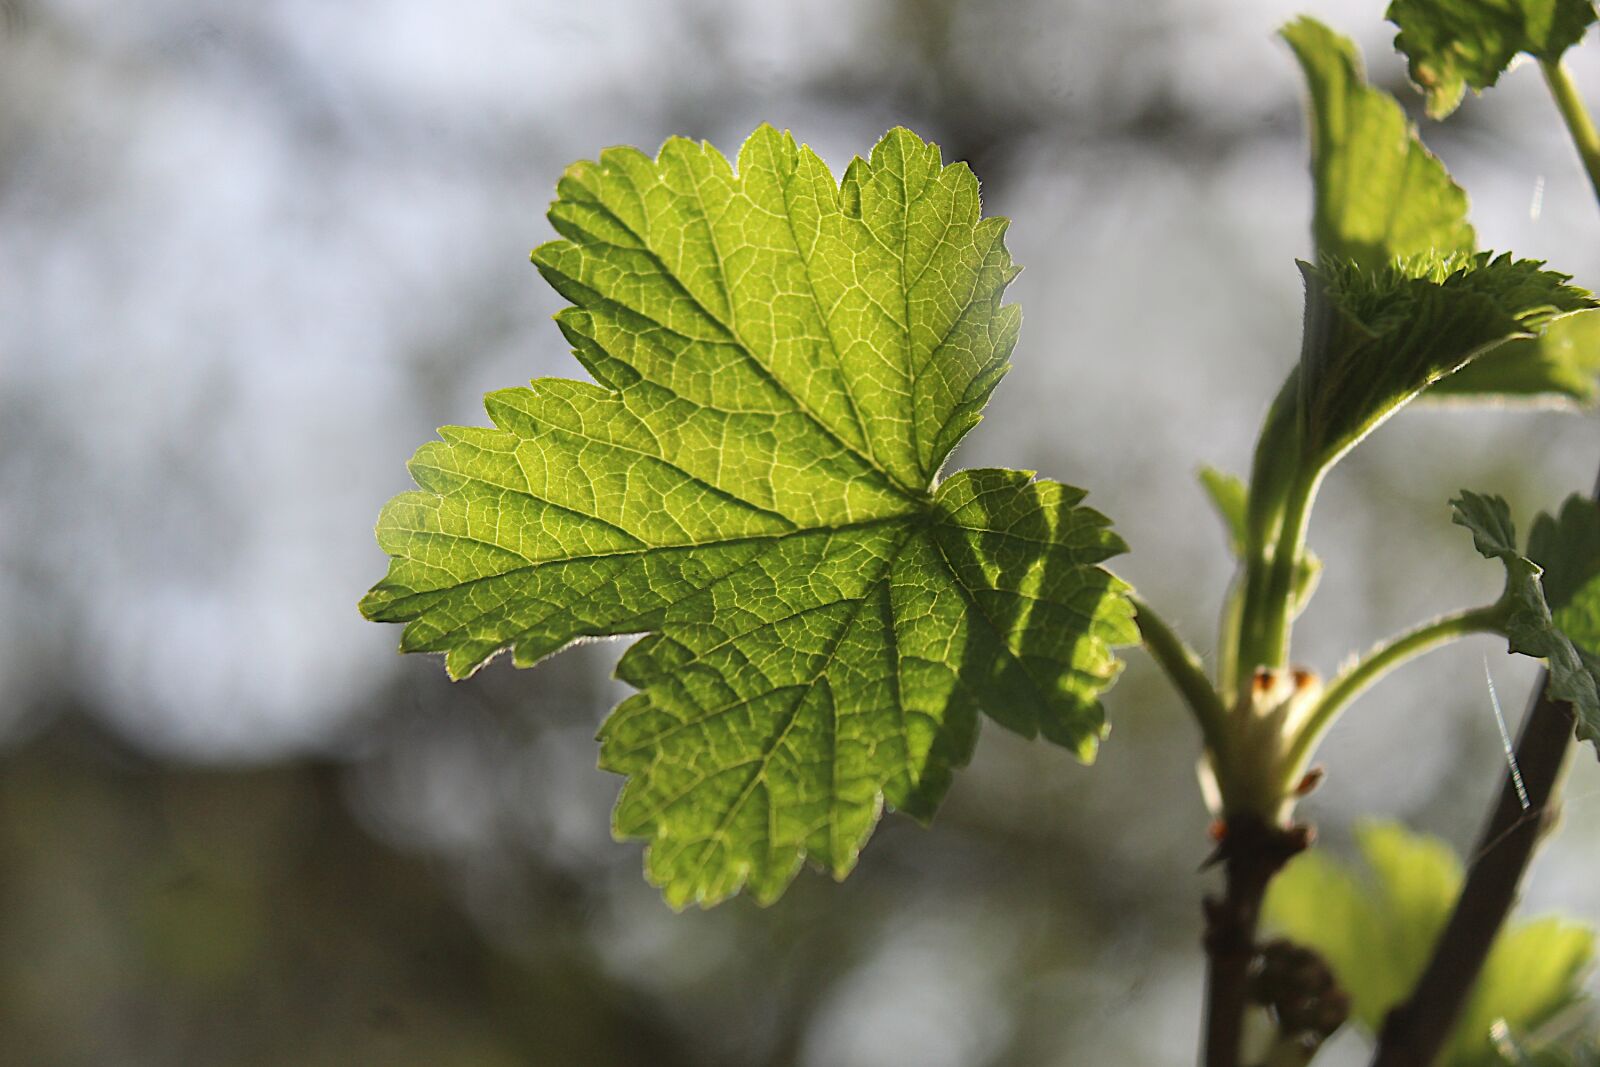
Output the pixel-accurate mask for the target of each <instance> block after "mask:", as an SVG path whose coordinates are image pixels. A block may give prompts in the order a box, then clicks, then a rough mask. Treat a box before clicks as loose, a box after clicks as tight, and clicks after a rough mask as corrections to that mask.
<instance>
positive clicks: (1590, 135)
mask: <svg viewBox="0 0 1600 1067" xmlns="http://www.w3.org/2000/svg"><path fill="white" fill-rule="evenodd" d="M1539 69H1540V70H1541V71H1542V72H1543V73H1544V81H1545V84H1546V85H1548V86H1549V87H1550V95H1551V96H1552V97H1554V98H1555V102H1556V107H1557V108H1558V109H1559V110H1560V112H1561V119H1562V121H1563V122H1565V123H1566V124H1567V132H1568V133H1570V134H1571V135H1572V144H1573V146H1574V147H1575V148H1577V150H1578V155H1579V157H1580V158H1581V159H1582V160H1583V169H1584V170H1585V171H1587V172H1588V175H1589V184H1590V185H1592V186H1593V187H1594V194H1595V196H1596V197H1597V198H1600V131H1597V130H1596V129H1595V125H1594V120H1593V119H1592V118H1590V117H1589V110H1588V108H1586V107H1584V104H1583V98H1582V97H1581V96H1579V95H1578V87H1577V86H1576V85H1574V84H1573V83H1572V75H1571V74H1569V73H1568V72H1567V68H1566V65H1565V64H1564V63H1562V62H1560V61H1559V60H1557V61H1551V60H1548V59H1541V60H1540V61H1539Z"/></svg>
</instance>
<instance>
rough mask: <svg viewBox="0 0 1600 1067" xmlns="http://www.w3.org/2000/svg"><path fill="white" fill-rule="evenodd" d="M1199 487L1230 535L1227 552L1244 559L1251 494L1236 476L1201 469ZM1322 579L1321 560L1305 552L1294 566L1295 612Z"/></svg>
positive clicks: (1209, 468)
mask: <svg viewBox="0 0 1600 1067" xmlns="http://www.w3.org/2000/svg"><path fill="white" fill-rule="evenodd" d="M1199 478H1200V485H1201V488H1203V489H1204V490H1205V491H1206V496H1207V497H1208V498H1210V500H1211V504H1212V506H1213V507H1214V508H1216V511H1217V515H1218V516H1219V517H1220V518H1221V519H1222V523H1223V526H1224V528H1225V529H1226V530H1227V533H1228V549H1229V551H1231V552H1232V553H1233V556H1234V558H1235V559H1243V558H1244V556H1245V552H1246V551H1247V550H1248V547H1249V543H1250V490H1249V489H1248V488H1247V487H1246V486H1245V484H1244V480H1243V479H1242V478H1239V477H1238V476H1237V475H1233V474H1228V473H1226V472H1224V471H1220V470H1217V469H1216V468H1215V467H1201V468H1200V473H1199ZM1321 577H1322V560H1320V559H1318V558H1317V556H1316V554H1315V553H1314V552H1309V551H1307V552H1305V553H1303V554H1302V555H1301V557H1300V560H1299V562H1298V564H1297V565H1296V566H1295V574H1294V598H1295V606H1296V609H1297V610H1299V609H1303V608H1304V607H1305V605H1306V603H1307V602H1308V601H1310V599H1311V594H1312V593H1314V592H1316V590H1317V581H1318V579H1320V578H1321Z"/></svg>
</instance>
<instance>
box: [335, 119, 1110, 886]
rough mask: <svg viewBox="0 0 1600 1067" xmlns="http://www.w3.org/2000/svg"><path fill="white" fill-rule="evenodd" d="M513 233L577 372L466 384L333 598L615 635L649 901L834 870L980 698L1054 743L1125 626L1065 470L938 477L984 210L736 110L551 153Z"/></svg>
mask: <svg viewBox="0 0 1600 1067" xmlns="http://www.w3.org/2000/svg"><path fill="white" fill-rule="evenodd" d="M558 193H559V199H557V201H556V202H555V203H554V205H553V206H552V207H551V209H550V219H551V221H552V223H553V224H554V225H555V227H556V229H557V231H558V232H559V233H560V234H561V235H562V237H563V238H564V240H560V241H556V242H553V243H551V244H547V245H544V246H542V247H540V248H539V249H537V250H536V251H535V252H534V254H533V260H534V263H535V264H536V265H537V267H538V268H539V271H540V273H541V274H543V275H544V277H545V278H546V279H547V280H548V281H549V282H550V283H551V284H552V285H553V286H555V288H556V289H557V290H559V291H560V292H561V293H562V294H563V295H564V296H565V297H566V298H567V299H568V300H570V301H572V303H573V304H574V305H576V306H575V307H572V308H568V309H567V310H565V311H563V312H562V313H561V314H560V315H558V316H557V321H558V323H559V325H560V327H561V329H562V332H563V333H564V334H565V336H566V337H567V339H568V340H569V341H570V342H571V343H572V346H573V348H574V351H575V354H576V355H577V357H578V359H579V360H580V362H582V364H583V365H584V367H585V368H586V369H587V370H588V371H589V372H590V373H591V374H593V375H594V377H595V379H596V382H597V383H598V384H591V383H587V382H577V381H568V380H564V379H543V380H539V381H536V382H534V383H533V386H532V388H527V389H509V390H505V391H502V392H498V393H492V394H490V396H489V397H488V402H487V406H488V410H489V416H490V418H491V420H492V421H493V423H494V426H493V428H484V429H466V428H461V427H447V428H445V429H444V430H442V431H441V432H440V433H441V437H442V438H443V440H442V441H438V442H434V443H432V444H428V445H424V446H423V447H422V449H421V450H419V452H418V453H417V456H416V458H415V459H414V460H413V461H412V464H411V469H412V473H413V475H414V476H415V478H416V480H417V484H418V485H419V487H420V489H421V491H420V492H413V493H406V494H402V495H401V496H399V497H397V498H395V500H393V501H392V502H391V503H390V504H389V505H388V507H387V508H386V509H385V510H384V512H383V515H382V517H381V518H380V520H379V524H378V538H379V542H380V544H381V545H382V546H383V548H384V550H385V551H387V552H388V553H389V554H390V555H391V556H393V557H394V560H393V562H392V563H391V566H390V570H389V574H388V576H387V577H386V578H385V579H384V580H383V581H382V582H380V583H378V585H377V586H375V587H374V588H373V590H372V592H371V593H370V594H369V595H368V596H367V598H366V599H365V600H364V601H363V603H362V610H363V611H364V612H365V613H366V614H367V616H368V617H369V618H373V619H378V620H382V621H387V622H405V623H407V624H408V625H407V627H406V629H405V633H404V637H403V639H402V645H401V647H402V648H403V649H404V650H407V651H428V652H442V653H444V655H445V657H446V665H447V667H448V669H449V671H450V673H451V674H452V675H453V676H455V677H461V676H464V675H466V674H468V673H470V672H471V671H473V670H474V669H476V668H477V667H478V666H480V665H481V664H483V663H484V662H485V661H486V660H488V659H489V658H490V657H492V656H493V655H495V654H496V653H497V652H499V651H501V650H504V649H508V648H509V649H510V650H511V652H512V657H513V660H514V662H515V663H516V664H518V665H528V664H532V663H534V662H536V661H537V660H539V659H540V658H542V657H544V656H547V655H549V654H551V653H553V652H555V651H557V650H559V649H561V648H563V647H565V646H567V645H569V644H571V643H573V642H574V641H578V640H582V639H584V638H591V637H603V636H623V635H635V634H641V633H642V634H647V635H648V636H646V637H645V638H644V639H643V640H641V641H639V642H638V643H637V644H636V645H634V647H633V648H632V649H631V650H629V652H628V653H627V655H626V656H624V657H623V659H622V662H621V664H620V665H619V667H618V675H619V677H621V678H622V679H623V680H625V681H627V682H628V683H629V684H631V685H633V686H634V687H636V688H637V689H638V690H639V692H638V693H637V694H636V695H634V696H632V697H630V698H629V699H627V700H626V701H624V702H623V704H622V705H621V706H620V707H619V708H618V709H617V710H616V711H615V712H614V713H613V714H612V716H611V717H610V718H609V719H608V720H607V722H606V724H605V726H604V727H603V729H602V730H601V735H600V740H601V743H602V750H601V763H602V766H604V767H606V768H608V769H611V770H614V771H618V772H620V773H623V774H626V775H628V776H629V777H628V781H627V783H626V784H625V786H624V788H623V791H622V796H621V798H620V800H619V801H618V804H617V808H616V812H615V819H614V826H615V830H616V833H617V834H618V835H619V836H620V837H625V838H644V839H647V840H648V841H649V842H650V848H649V852H648V860H647V869H648V872H649V875H650V877H651V878H652V879H653V880H654V881H655V882H657V883H658V884H660V885H661V886H662V887H663V888H664V890H665V894H666V897H667V899H668V900H669V902H671V903H672V904H673V905H674V906H682V905H684V904H686V903H689V902H698V903H700V904H710V903H714V902H716V901H718V900H720V899H722V898H724V897H727V896H728V895H730V894H732V893H734V892H736V891H738V890H739V889H740V888H741V886H744V885H748V886H749V887H750V888H751V890H752V892H753V893H754V895H755V896H756V897H757V898H758V899H760V900H762V901H770V900H773V899H775V898H776V897H777V896H778V895H779V894H780V893H781V892H782V891H783V889H784V887H785V886H786V885H787V884H788V882H789V881H790V879H791V878H792V877H793V875H794V873H795V871H796V870H797V868H798V867H799V866H800V864H801V862H802V860H803V859H804V858H806V857H809V858H810V859H811V860H812V861H813V862H815V863H817V864H819V865H821V866H823V867H825V868H826V869H828V870H829V871H831V872H832V873H833V874H834V875H835V876H838V877H842V876H843V875H844V874H846V873H847V872H848V871H849V870H850V869H851V868H852V866H853V865H854V863H855V861H856V856H857V853H858V851H859V849H860V848H861V845H862V844H863V842H864V841H865V839H866V837H867V836H868V835H869V834H870V832H871V830H872V828H873V826H874V824H875V823H876V821H877V819H878V815H879V812H880V810H881V808H882V806H883V804H885V803H887V804H889V805H892V806H893V807H895V808H897V809H900V810H903V811H906V812H909V813H910V814H912V815H915V816H917V817H919V818H927V817H929V816H930V815H931V814H932V812H933V810H934V808H935V807H936V805H937V804H938V802H939V800H940V799H941V797H942V796H943V794H944V792H945V790H946V789H947V787H948V785H949V780H950V774H951V769H952V768H954V767H956V766H958V765H960V764H962V763H964V762H965V761H966V759H967V758H968V754H969V752H970V750H971V747H972V744H973V741H974V737H975V732H976V728H977V713H978V712H979V711H980V710H981V711H983V712H985V713H987V714H988V715H989V716H990V717H991V718H994V719H996V720H998V721H999V722H1001V723H1002V724H1004V725H1005V726H1007V727H1009V728H1011V729H1013V730H1017V731H1019V732H1021V733H1024V734H1027V735H1034V734H1043V735H1044V736H1045V737H1047V738H1049V739H1050V740H1052V741H1055V742H1057V743H1058V744H1061V745H1064V746H1066V747H1067V748H1069V749H1070V750H1072V751H1073V752H1074V753H1075V754H1077V756H1078V757H1080V758H1081V759H1083V760H1085V761H1087V760H1089V759H1091V758H1092V757H1093V755H1094V753H1095V749H1096V745H1097V743H1098V741H1099V740H1100V738H1101V737H1102V736H1103V734H1104V716H1103V713H1102V710H1101V707H1100V705H1099V702H1098V696H1099V694H1100V693H1101V691H1102V690H1104V689H1105V688H1106V687H1107V686H1109V685H1110V684H1111V682H1112V681H1113V679H1114V678H1115V677H1116V675H1117V672H1118V670H1119V669H1120V666H1121V665H1120V663H1119V662H1118V661H1117V660H1116V658H1115V656H1114V655H1113V652H1112V649H1113V647H1114V646H1118V645H1128V644H1133V643H1135V642H1136V641H1137V640H1138V634H1137V630H1136V628H1135V626H1134V623H1133V612H1132V608H1131V606H1130V603H1129V601H1128V598H1127V587H1126V586H1125V585H1124V584H1123V583H1121V582H1120V581H1118V580H1117V579H1116V578H1114V577H1112V576H1111V575H1110V574H1108V573H1107V572H1106V571H1104V570H1103V569H1101V568H1100V567H1099V566H1098V564H1099V563H1101V562H1103V561H1104V560H1105V559H1107V558H1108V557H1110V556H1112V555H1115V554H1117V553H1119V552H1121V551H1123V550H1124V545H1123V544H1122V542H1121V540H1120V539H1119V538H1118V537H1116V536H1115V535H1114V534H1112V533H1111V532H1110V531H1109V530H1108V528H1107V523H1106V520H1105V519H1104V518H1103V517H1102V516H1101V515H1099V514H1097V513H1096V512H1094V511H1092V510H1090V509H1088V508H1086V507H1084V506H1082V503H1081V502H1082V499H1083V495H1084V494H1083V492H1082V491H1081V490H1078V489H1074V488H1071V487H1070V486H1065V485H1061V484H1059V483H1055V482H1047V481H1037V482H1036V481H1033V480H1031V476H1030V475H1029V474H1028V473H1026V472H1018V471H1002V470H977V471H965V472H962V473H960V474H956V475H954V476H952V477H950V478H948V479H946V480H944V481H942V482H940V481H939V480H938V471H939V468H940V466H941V465H942V464H943V463H944V461H945V458H946V457H947V456H948V455H949V453H950V451H951V449H953V448H954V447H955V445H956V443H957V442H958V441H959V440H960V439H961V437H962V436H963V435H964V434H965V433H966V432H967V431H968V430H969V429H971V428H972V426H973V425H974V424H976V423H977V421H978V419H979V412H980V410H981V409H982V407H983V405H984V403H985V401H986V400H987V399H988V397H989V394H990V392H991V391H992V390H993V389H994V386H995V384H996V383H997V382H998V381H999V380H1000V377H1001V376H1002V375H1003V374H1004V373H1005V370H1006V367H1007V363H1006V360H1007V358H1008V356H1009V354H1010V352H1011V349H1012V346H1013V344H1014V342H1015V339H1016V333H1017V323H1018V312H1017V308H1016V307H1015V306H1014V305H1004V304H1002V303H1001V294H1002V292H1003V290H1004V289H1005V287H1006V285H1007V283H1008V282H1009V281H1010V280H1011V279H1012V277H1013V276H1014V275H1015V274H1016V270H1017V268H1016V267H1014V266H1013V265H1012V263H1011V258H1010V256H1009V254H1008V253H1007V251H1006V248H1005V244H1004V240H1003V235H1004V232H1005V222H1004V220H1001V219H981V218H980V214H979V203H978V183H977V180H976V179H975V178H974V177H973V175H972V173H971V171H969V170H968V169H967V168H966V167H965V166H964V165H960V164H957V165H953V166H944V165H943V164H942V163H941V160H940V157H939V150H938V148H937V146H935V145H930V144H925V143H924V142H922V141H921V140H919V139H917V137H916V136H915V135H913V134H911V133H909V132H908V131H905V130H894V131H891V132H890V133H889V134H888V135H886V136H885V137H884V138H883V140H882V141H880V142H879V143H878V145H877V147H876V148H875V149H874V150H873V152H872V155H871V158H870V160H866V161H863V160H859V159H858V160H856V161H854V162H853V163H852V164H851V165H850V166H849V168H848V169H847V170H846V172H845V175H844V179H843V181H842V182H838V183H836V182H835V181H834V179H833V177H832V175H831V174H830V173H829V172H828V169H827V167H826V166H825V165H824V164H823V163H822V161H821V160H820V159H818V158H817V156H816V155H815V154H814V153H813V152H812V151H811V150H810V149H808V148H804V147H800V146H797V145H796V143H795V142H794V140H793V138H791V137H790V136H788V135H787V134H782V133H779V132H777V131H776V130H773V129H771V128H769V127H763V128H761V129H759V130H757V131H756V132H755V133H754V134H752V135H751V137H750V138H749V140H748V141H746V143H745V145H744V147H743V149H742V150H741V152H740V153H739V159H738V167H737V170H735V169H734V168H733V167H732V166H730V164H729V163H728V161H727V160H726V159H724V158H723V157H722V156H721V155H720V154H718V153H717V152H716V150H714V149H712V148H711V147H709V146H708V145H703V144H698V145H697V144H693V143H691V142H689V141H685V140H672V141H668V142H667V143H666V145H665V146H664V147H663V148H662V150H661V153H660V155H659V156H658V157H657V158H656V159H651V158H649V157H648V156H645V155H643V154H642V153H640V152H637V151H635V150H633V149H627V148H619V149H612V150H609V151H607V152H604V153H602V154H601V157H600V160H599V161H598V162H586V163H578V164H576V165H574V166H573V167H572V168H570V169H569V170H568V171H567V174H566V176H565V177H564V178H563V179H562V180H561V183H560V185H559V187H558Z"/></svg>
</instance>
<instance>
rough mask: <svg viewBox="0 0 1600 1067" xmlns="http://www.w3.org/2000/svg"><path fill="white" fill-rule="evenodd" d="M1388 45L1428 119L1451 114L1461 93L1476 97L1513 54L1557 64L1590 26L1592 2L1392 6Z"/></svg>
mask: <svg viewBox="0 0 1600 1067" xmlns="http://www.w3.org/2000/svg"><path fill="white" fill-rule="evenodd" d="M1388 18H1389V21H1390V22H1393V23H1394V24H1395V25H1396V26H1398V27H1399V28H1400V33H1399V34H1398V35H1397V36H1396V37H1395V39H1394V46H1395V47H1396V48H1397V49H1399V50H1400V51H1401V52H1404V53H1405V55H1406V58H1407V59H1408V60H1409V61H1410V62H1409V66H1410V70H1411V80H1412V81H1413V82H1415V83H1416V85H1417V88H1419V89H1421V90H1422V91H1423V92H1424V93H1426V94H1427V97H1428V114H1429V115H1430V116H1432V117H1433V118H1436V119H1442V118H1444V117H1445V116H1446V115H1449V114H1450V113H1451V112H1452V111H1454V110H1455V109H1456V108H1457V107H1458V106H1459V105H1460V104H1461V98H1462V96H1463V95H1464V94H1465V92H1466V90H1467V87H1468V86H1471V87H1472V90H1473V91H1474V92H1482V91H1483V90H1484V89H1487V88H1489V86H1491V85H1493V84H1494V83H1495V82H1496V81H1497V80H1499V78H1500V75H1501V74H1503V73H1504V72H1505V69H1506V68H1507V67H1508V66H1510V64H1511V61H1512V59H1514V58H1515V57H1516V56H1517V54H1518V53H1519V52H1526V53H1528V54H1529V55H1533V56H1536V57H1538V58H1540V59H1548V60H1552V61H1555V60H1559V59H1560V58H1561V54H1562V53H1563V52H1565V51H1566V50H1567V49H1568V48H1571V47H1572V46H1573V45H1575V44H1577V43H1578V40H1579V39H1580V38H1582V37H1583V34H1584V31H1586V30H1587V29H1588V28H1589V25H1590V24H1591V23H1592V22H1594V20H1595V11H1594V5H1593V3H1592V2H1591V0H1394V3H1392V4H1390V5H1389V12H1388Z"/></svg>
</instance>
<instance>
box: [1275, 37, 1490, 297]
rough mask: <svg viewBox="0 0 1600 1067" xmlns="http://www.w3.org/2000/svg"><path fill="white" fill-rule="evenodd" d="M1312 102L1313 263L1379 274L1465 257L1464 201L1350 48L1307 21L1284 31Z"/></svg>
mask: <svg viewBox="0 0 1600 1067" xmlns="http://www.w3.org/2000/svg"><path fill="white" fill-rule="evenodd" d="M1282 33H1283V38H1284V40H1286V41H1287V42H1288V43H1289V46H1290V47H1291V48H1292V49H1293V50H1294V54H1295V56H1296V58H1297V59H1299V61H1300V66H1301V69H1302V70H1303V71H1304V72H1305V77H1306V85H1307V88H1308V89H1309V90H1310V94H1311V115H1310V123H1311V174H1312V179H1313V184H1314V186H1315V193H1314V196H1315V209H1314V215H1313V220H1312V233H1313V236H1314V237H1315V239H1316V248H1317V253H1318V255H1319V256H1333V257H1336V258H1340V259H1348V260H1351V261H1353V262H1355V263H1357V264H1360V265H1361V266H1363V267H1367V268H1374V269H1375V268H1379V267H1382V266H1384V265H1386V264H1388V263H1389V262H1390V261H1391V260H1394V259H1396V258H1410V257H1413V256H1418V255H1424V254H1433V255H1447V254H1449V253H1452V252H1471V251H1472V250H1473V248H1474V246H1475V244H1476V240H1477V238H1476V236H1475V235H1474V234H1473V231H1472V227H1471V226H1470V225H1469V224H1468V223H1467V194H1466V193H1464V192H1462V191H1461V188H1460V187H1459V186H1457V185H1456V183H1455V182H1453V181H1451V180H1450V175H1449V174H1448V173H1447V172H1446V171H1445V169H1444V164H1442V163H1440V162H1439V160H1438V159H1437V158H1435V157H1434V156H1433V155H1432V154H1431V153H1430V152H1429V151H1428V150H1427V149H1426V148H1424V147H1423V145H1422V142H1421V141H1420V140H1418V138H1417V133H1416V128H1415V127H1414V126H1413V125H1412V124H1411V122H1410V121H1409V120H1408V119H1407V118H1406V115H1405V112H1404V111H1403V110H1401V107H1400V105H1399V103H1398V102H1397V101H1396V100H1395V99H1394V98H1393V97H1392V96H1390V95H1389V94H1388V93H1385V92H1383V91H1382V90H1381V89H1375V88H1373V87H1372V86H1370V85H1368V84H1367V78H1366V73H1365V71H1364V70H1363V69H1362V65H1361V57H1360V55H1359V53H1358V52H1357V51H1356V46H1355V44H1354V42H1352V41H1350V40H1349V39H1348V38H1345V37H1342V36H1340V35H1339V34H1336V33H1334V32H1333V31H1332V30H1330V29H1329V28H1328V27H1327V26H1325V25H1323V24H1322V23H1320V22H1318V21H1316V20H1315V19H1311V18H1301V19H1299V20H1297V21H1295V22H1292V23H1290V24H1289V25H1288V26H1286V27H1284V29H1283V31H1282Z"/></svg>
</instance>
